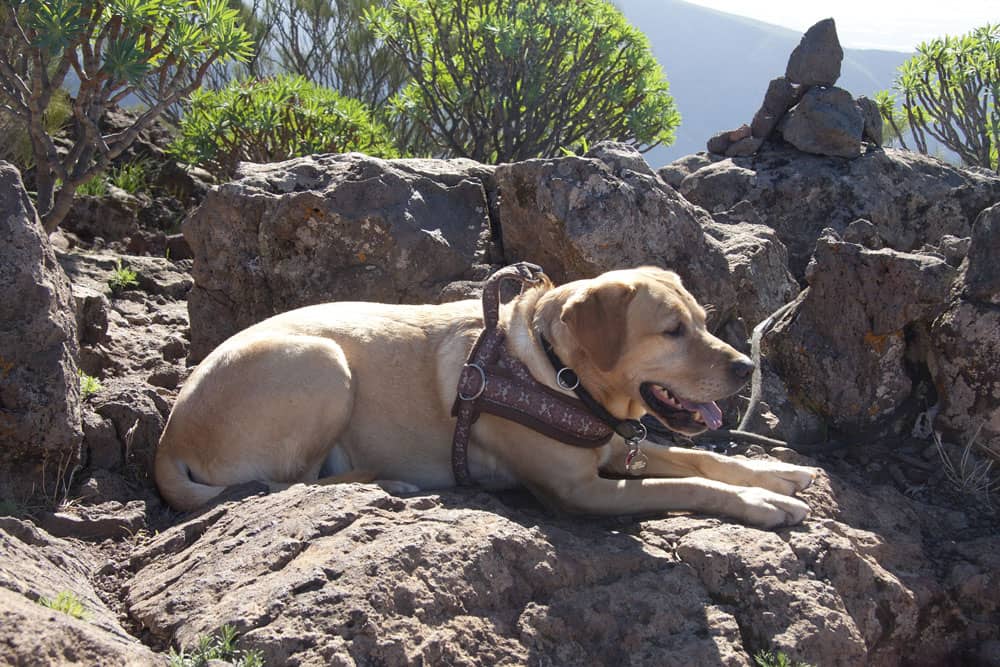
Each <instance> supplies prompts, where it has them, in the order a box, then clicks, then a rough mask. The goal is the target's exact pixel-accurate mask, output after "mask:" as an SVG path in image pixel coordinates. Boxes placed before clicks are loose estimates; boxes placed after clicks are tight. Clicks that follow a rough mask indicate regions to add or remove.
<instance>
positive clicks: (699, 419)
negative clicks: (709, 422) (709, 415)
mask: <svg viewBox="0 0 1000 667" xmlns="http://www.w3.org/2000/svg"><path fill="white" fill-rule="evenodd" d="M691 416H692V417H694V420H695V421H696V422H702V423H704V421H705V420H704V418H703V417H702V416H701V410H695V411H694V412H693V413H691Z"/></svg>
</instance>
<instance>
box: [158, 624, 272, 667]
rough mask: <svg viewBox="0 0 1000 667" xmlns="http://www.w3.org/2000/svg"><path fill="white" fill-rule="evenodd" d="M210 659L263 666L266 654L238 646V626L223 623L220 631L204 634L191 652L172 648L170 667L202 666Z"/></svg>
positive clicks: (237, 665) (238, 666) (246, 666)
mask: <svg viewBox="0 0 1000 667" xmlns="http://www.w3.org/2000/svg"><path fill="white" fill-rule="evenodd" d="M209 660H226V661H228V662H231V663H232V664H233V665H234V667H263V665H264V656H263V654H262V653H261V652H260V651H258V650H255V649H249V650H241V649H238V648H236V628H234V627H233V626H231V625H223V626H222V627H221V628H219V630H218V632H214V633H212V634H211V635H202V636H201V637H199V638H198V646H197V647H195V648H194V649H192V650H191V652H190V653H188V652H187V651H185V650H184V649H183V648H182V649H181V650H180V652H177V651H175V650H174V649H170V667H202V666H203V665H207V664H208V661H209Z"/></svg>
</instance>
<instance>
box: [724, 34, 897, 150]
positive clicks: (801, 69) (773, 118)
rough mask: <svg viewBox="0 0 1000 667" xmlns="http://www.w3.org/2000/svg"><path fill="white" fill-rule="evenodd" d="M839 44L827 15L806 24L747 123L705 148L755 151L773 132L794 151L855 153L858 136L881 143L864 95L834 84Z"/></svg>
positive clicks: (878, 123)
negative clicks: (781, 68) (780, 70)
mask: <svg viewBox="0 0 1000 667" xmlns="http://www.w3.org/2000/svg"><path fill="white" fill-rule="evenodd" d="M843 59H844V50H843V48H841V46H840V40H839V39H838V38H837V26H836V24H835V23H834V21H833V19H832V18H831V19H824V20H822V21H820V22H819V23H817V24H816V25H814V26H812V27H811V28H809V30H807V31H806V33H805V35H803V37H802V41H800V42H799V45H798V46H797V47H795V50H794V51H792V55H791V56H790V57H789V58H788V66H787V67H786V69H785V75H784V76H779V77H778V78H776V79H773V80H772V81H771V83H770V84H768V86H767V92H766V93H765V94H764V102H763V104H761V107H760V109H759V110H758V111H757V113H756V114H754V117H753V121H752V122H751V123H750V125H746V124H744V125H742V126H741V127H739V128H737V129H735V130H727V131H724V132H719V133H718V134H716V135H715V136H713V137H712V138H711V139H709V140H708V151H709V152H710V153H715V154H717V155H725V156H727V157H745V156H749V155H753V154H755V153H756V152H757V151H758V150H759V149H760V147H761V146H762V145H763V144H764V142H765V141H767V140H769V139H773V138H775V137H776V136H777V137H780V138H782V139H784V140H785V141H786V142H787V143H789V144H791V145H792V146H794V147H795V148H797V149H799V150H800V151H803V152H806V153H813V154H816V155H827V156H831V157H843V158H856V157H858V156H859V155H861V151H862V147H863V142H864V141H868V142H871V143H873V144H875V145H876V146H881V145H882V116H881V114H880V113H879V110H878V107H877V106H876V104H875V102H874V101H873V100H871V99H869V98H867V97H864V96H862V97H859V98H857V99H854V97H853V96H852V95H851V93H850V92H848V91H846V90H844V89H843V88H838V87H837V86H836V85H834V84H836V83H837V79H838V78H840V64H841V61H842V60H843Z"/></svg>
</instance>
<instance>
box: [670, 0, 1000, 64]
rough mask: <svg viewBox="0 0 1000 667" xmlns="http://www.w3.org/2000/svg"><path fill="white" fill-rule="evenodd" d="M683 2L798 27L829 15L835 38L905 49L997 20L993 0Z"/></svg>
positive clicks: (999, 13)
mask: <svg viewBox="0 0 1000 667" xmlns="http://www.w3.org/2000/svg"><path fill="white" fill-rule="evenodd" d="M686 1H687V2H690V3H692V4H695V5H702V6H704V7H711V8H712V9H718V10H719V11H723V12H728V13H730V14H738V15H740V16H748V17H750V18H753V19H757V20H759V21H764V22H765V23H773V24H776V25H780V26H784V27H786V28H792V29H793V30H800V31H805V30H806V29H807V28H808V27H809V26H811V25H812V24H813V23H815V22H816V21H819V20H820V19H824V18H827V17H830V16H832V17H833V18H834V20H836V22H837V36H838V37H840V43H841V44H842V45H843V46H845V47H848V48H856V49H888V50H891V51H907V52H909V51H912V50H913V49H914V47H916V45H917V44H919V43H920V42H922V41H925V40H928V39H932V38H934V37H940V36H941V35H945V34H949V35H961V34H965V33H967V32H969V31H970V30H972V29H973V28H976V27H979V26H981V25H984V24H986V23H1000V2H998V1H997V0H945V1H944V2H942V1H941V0H905V1H903V0H839V2H808V1H803V0H766V1H761V0H758V1H756V2H752V1H748V0H686Z"/></svg>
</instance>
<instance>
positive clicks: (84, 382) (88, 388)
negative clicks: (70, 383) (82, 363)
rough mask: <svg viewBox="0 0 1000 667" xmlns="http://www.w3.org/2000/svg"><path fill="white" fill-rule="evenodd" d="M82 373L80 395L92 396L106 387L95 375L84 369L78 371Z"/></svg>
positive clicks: (84, 396)
mask: <svg viewBox="0 0 1000 667" xmlns="http://www.w3.org/2000/svg"><path fill="white" fill-rule="evenodd" d="M77 372H78V373H79V375H80V397H81V398H90V397H91V396H93V395H94V394H96V393H97V392H99V391H101V390H102V389H104V386H103V385H101V381H100V380H98V379H97V378H95V377H94V376H93V375H87V374H86V373H84V372H83V371H82V370H81V371H77Z"/></svg>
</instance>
